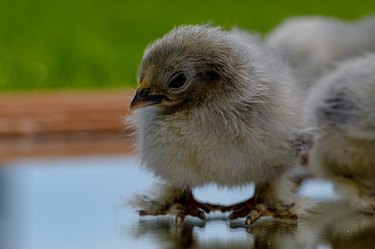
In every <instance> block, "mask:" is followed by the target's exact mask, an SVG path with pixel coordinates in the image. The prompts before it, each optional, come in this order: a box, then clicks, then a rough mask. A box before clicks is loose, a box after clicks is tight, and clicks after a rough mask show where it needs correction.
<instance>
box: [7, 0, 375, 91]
mask: <svg viewBox="0 0 375 249" xmlns="http://www.w3.org/2000/svg"><path fill="white" fill-rule="evenodd" d="M374 11H375V1H374V0H356V1H354V0H349V1H344V0H333V1H329V0H316V1H302V0H291V1H276V0H257V1H244V0H242V1H241V0H233V1H214V0H210V1H203V0H191V1H178V0H158V1H152V0H138V1H119V0H117V1H116V0H102V1H100V0H65V1H64V0H60V1H55V0H34V1H32V0H0V91H19V90H48V89H92V88H127V87H135V85H136V82H135V76H136V71H137V64H138V63H139V61H140V59H141V56H142V53H143V49H144V48H145V46H146V45H147V44H148V43H149V42H151V41H152V40H154V39H156V38H158V37H160V36H162V35H163V34H164V33H165V32H167V31H168V30H170V29H171V28H173V27H174V26H176V25H180V24H190V23H206V22H211V23H213V24H217V25H222V26H224V27H225V28H230V27H231V26H233V25H236V26H239V27H243V28H245V29H249V30H253V31H257V32H262V33H265V32H268V31H270V30H271V29H272V28H273V27H275V26H276V25H278V24H279V23H280V22H281V21H282V20H284V19H285V18H287V17H290V16H295V15H328V16H336V17H339V18H343V19H345V20H353V19H356V18H359V17H361V16H363V15H367V14H371V13H373V12H374Z"/></svg>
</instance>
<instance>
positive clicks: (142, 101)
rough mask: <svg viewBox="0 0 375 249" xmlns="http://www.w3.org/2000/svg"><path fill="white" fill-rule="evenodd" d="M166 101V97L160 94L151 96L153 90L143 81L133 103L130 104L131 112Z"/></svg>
mask: <svg viewBox="0 0 375 249" xmlns="http://www.w3.org/2000/svg"><path fill="white" fill-rule="evenodd" d="M164 99H165V96H163V95H158V94H151V89H150V87H149V86H148V84H147V83H146V82H145V80H142V82H141V84H140V86H139V88H138V89H137V92H136V93H135V96H134V98H133V101H132V102H131V104H130V110H135V109H139V108H142V107H146V106H150V105H156V104H160V103H161V102H162V101H163V100H164Z"/></svg>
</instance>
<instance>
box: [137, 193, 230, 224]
mask: <svg viewBox="0 0 375 249" xmlns="http://www.w3.org/2000/svg"><path fill="white" fill-rule="evenodd" d="M140 201H141V202H142V203H141V204H140V205H138V206H141V207H143V209H141V210H139V211H138V212H139V215H141V216H145V215H155V216H156V215H166V214H171V215H175V216H176V223H177V224H182V223H183V222H184V220H185V217H186V216H188V215H190V216H193V217H197V218H199V219H202V220H205V219H206V214H207V213H210V212H212V211H216V210H218V211H220V210H221V209H222V208H223V206H220V205H215V204H210V203H203V202H200V201H197V200H196V199H195V198H194V196H193V194H192V192H191V191H185V192H183V193H182V194H179V195H178V196H176V197H175V198H173V199H172V200H169V201H167V202H164V203H163V202H161V201H160V200H152V199H150V198H149V197H147V196H142V197H141V200H140ZM138 203H139V201H138Z"/></svg>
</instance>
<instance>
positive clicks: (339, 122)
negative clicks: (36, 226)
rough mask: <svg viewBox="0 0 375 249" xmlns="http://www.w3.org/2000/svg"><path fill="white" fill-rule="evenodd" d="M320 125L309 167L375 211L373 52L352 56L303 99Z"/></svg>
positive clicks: (310, 118)
mask: <svg viewBox="0 0 375 249" xmlns="http://www.w3.org/2000/svg"><path fill="white" fill-rule="evenodd" d="M306 114H307V119H308V121H309V122H311V123H312V125H315V126H316V127H317V128H318V130H319V131H318V134H317V135H316V136H315V138H314V141H313V146H312V149H311V150H310V152H309V166H310V167H311V170H312V171H314V172H315V173H317V174H318V175H320V176H324V177H327V178H329V179H332V180H333V181H334V183H335V185H336V187H337V190H338V191H339V192H340V193H341V194H342V195H343V196H344V197H345V198H346V199H348V200H351V202H352V203H353V205H355V206H356V207H358V208H359V209H361V210H363V211H365V212H370V213H374V212H375V180H374V179H375V54H369V55H367V56H365V57H362V58H357V59H353V60H350V61H348V62H345V63H342V64H340V65H339V66H338V68H337V70H336V71H334V72H333V73H331V74H329V75H327V76H325V77H323V78H322V79H321V80H320V81H319V82H318V83H317V84H316V85H315V86H314V87H313V88H312V89H311V92H310V95H309V98H308V100H307V111H306Z"/></svg>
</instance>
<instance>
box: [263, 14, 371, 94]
mask: <svg viewBox="0 0 375 249" xmlns="http://www.w3.org/2000/svg"><path fill="white" fill-rule="evenodd" d="M266 43H267V45H268V46H270V47H272V48H274V49H275V50H276V51H277V52H279V53H280V54H282V55H283V56H285V57H286V58H287V59H288V60H289V62H290V64H291V66H292V67H293V68H294V71H295V74H296V76H297V78H298V81H299V82H301V83H302V84H303V87H304V88H309V87H310V86H311V85H312V84H313V83H314V82H315V81H316V80H317V79H318V78H319V77H320V76H321V75H323V74H325V73H327V72H329V71H331V70H333V69H334V66H335V64H336V63H337V62H340V61H342V60H345V59H348V58H351V57H353V56H357V55H361V54H362V53H363V52H365V51H375V17H374V16H371V17H368V18H364V19H361V20H359V21H358V22H355V23H347V22H344V21H341V20H339V19H335V18H327V17H297V18H292V19H289V20H287V21H285V22H284V23H282V24H281V25H280V26H279V27H278V28H276V29H275V30H274V31H273V32H271V33H270V34H269V36H268V38H267V40H266Z"/></svg>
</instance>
